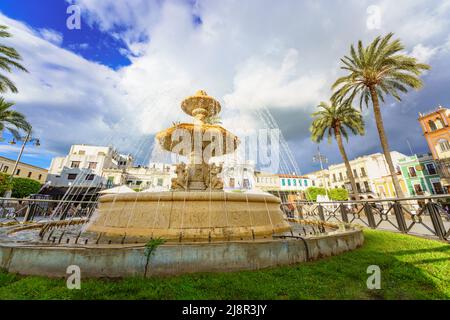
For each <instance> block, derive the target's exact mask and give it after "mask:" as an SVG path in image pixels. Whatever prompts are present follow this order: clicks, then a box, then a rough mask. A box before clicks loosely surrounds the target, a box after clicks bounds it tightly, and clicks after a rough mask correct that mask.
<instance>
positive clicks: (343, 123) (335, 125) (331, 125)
mask: <svg viewBox="0 0 450 320" xmlns="http://www.w3.org/2000/svg"><path fill="white" fill-rule="evenodd" d="M317 108H318V109H319V110H318V111H316V112H314V113H313V114H312V117H313V118H314V120H313V123H312V125H311V128H310V131H311V139H312V140H313V141H314V142H317V143H319V142H321V141H322V140H323V138H324V136H325V134H326V135H327V136H328V143H331V139H332V137H333V136H334V138H335V139H336V142H337V144H338V147H339V152H340V153H341V156H342V159H343V160H344V163H345V168H346V170H347V177H348V178H349V180H350V184H351V186H352V191H353V194H354V197H355V199H356V200H358V199H359V196H358V194H357V190H358V189H357V188H356V182H355V177H354V176H353V172H352V168H351V166H350V162H349V160H348V157H347V153H346V152H345V148H344V143H343V141H342V137H344V138H345V140H347V141H348V130H350V131H351V132H352V133H353V134H355V135H364V120H363V117H362V115H361V113H360V112H359V111H357V110H355V109H354V108H353V107H352V106H351V105H350V104H340V105H338V104H337V103H334V102H333V103H331V105H329V104H327V103H326V102H321V103H320V104H319V105H318V106H317Z"/></svg>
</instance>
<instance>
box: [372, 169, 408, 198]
mask: <svg viewBox="0 0 450 320" xmlns="http://www.w3.org/2000/svg"><path fill="white" fill-rule="evenodd" d="M397 179H398V182H399V183H400V188H401V189H402V191H403V194H404V195H405V196H406V195H409V192H408V188H407V187H406V182H405V179H403V176H402V175H401V174H397ZM372 181H373V184H374V187H375V192H376V194H377V196H378V198H381V199H383V198H395V197H396V194H395V189H394V184H393V183H392V177H391V176H390V175H389V176H383V177H380V178H375V179H373V180H372Z"/></svg>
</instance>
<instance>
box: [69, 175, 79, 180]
mask: <svg viewBox="0 0 450 320" xmlns="http://www.w3.org/2000/svg"><path fill="white" fill-rule="evenodd" d="M76 178H77V174H76V173H69V174H68V175H67V180H75V179H76Z"/></svg>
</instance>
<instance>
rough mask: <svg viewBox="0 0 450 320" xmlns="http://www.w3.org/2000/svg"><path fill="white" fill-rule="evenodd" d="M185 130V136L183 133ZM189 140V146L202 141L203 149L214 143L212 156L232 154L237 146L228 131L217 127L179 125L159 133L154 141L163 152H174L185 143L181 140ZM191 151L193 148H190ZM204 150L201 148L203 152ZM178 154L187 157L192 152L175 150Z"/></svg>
mask: <svg viewBox="0 0 450 320" xmlns="http://www.w3.org/2000/svg"><path fill="white" fill-rule="evenodd" d="M183 130H185V132H186V135H185V134H184V133H183ZM186 138H190V139H191V141H190V145H188V146H194V145H195V143H196V142H197V140H194V139H198V141H202V142H203V144H204V146H203V147H205V146H206V145H208V144H210V143H215V144H216V145H217V148H214V149H212V150H211V151H212V156H213V157H217V156H222V155H224V154H229V153H232V152H234V151H235V150H236V149H237V147H238V146H239V138H238V137H237V136H235V135H234V134H233V133H231V132H229V131H228V130H226V129H224V128H222V127H221V126H218V125H208V124H193V123H180V124H178V125H176V126H173V127H171V128H169V129H166V130H164V131H161V132H159V133H158V134H157V135H156V140H158V141H159V144H160V145H161V147H162V148H163V149H164V150H167V151H171V152H175V151H174V148H175V146H177V145H178V144H179V143H182V142H185V141H184V140H183V139H186ZM191 149H193V147H191ZM203 149H204V148H202V150H203ZM219 150H220V151H219ZM176 151H177V153H178V154H180V155H183V156H189V155H190V154H191V152H192V150H188V149H187V148H180V149H179V150H176Z"/></svg>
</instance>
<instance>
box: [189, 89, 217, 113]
mask: <svg viewBox="0 0 450 320" xmlns="http://www.w3.org/2000/svg"><path fill="white" fill-rule="evenodd" d="M181 109H182V110H183V111H184V112H185V113H186V114H188V115H190V116H193V117H195V116H196V114H197V113H198V111H197V112H196V110H197V109H202V110H204V112H200V113H204V115H205V116H206V115H209V116H213V115H216V114H218V113H220V110H221V109H222V107H221V106H220V103H219V102H218V101H217V100H216V99H214V98H213V97H210V96H208V94H207V93H206V92H205V91H202V90H200V91H198V92H197V93H196V94H195V95H193V96H190V97H188V98H186V99H184V100H183V102H182V103H181Z"/></svg>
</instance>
